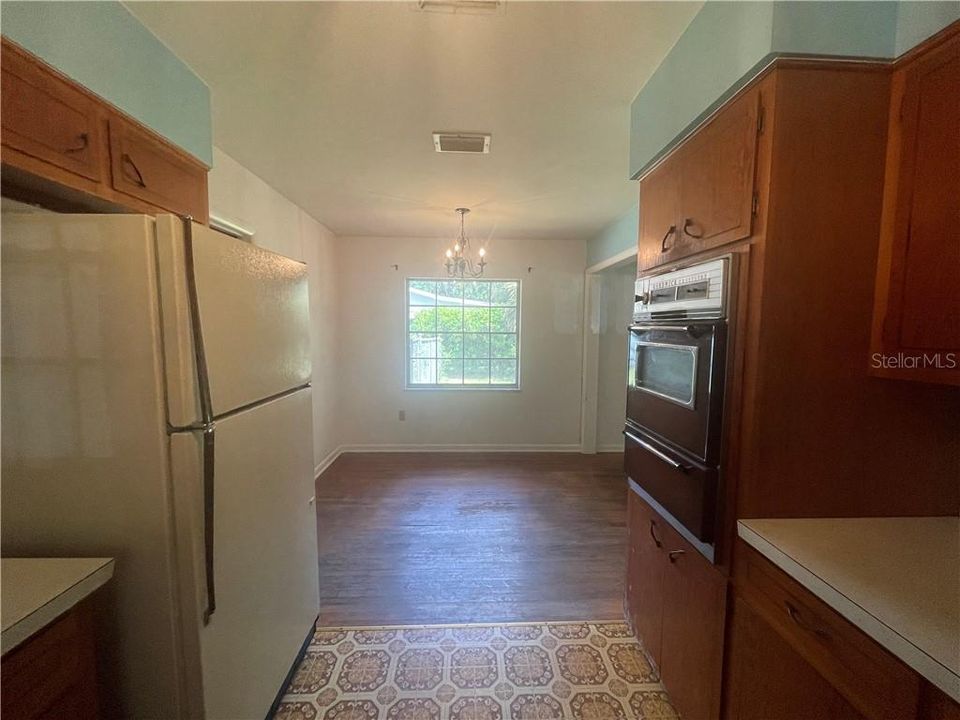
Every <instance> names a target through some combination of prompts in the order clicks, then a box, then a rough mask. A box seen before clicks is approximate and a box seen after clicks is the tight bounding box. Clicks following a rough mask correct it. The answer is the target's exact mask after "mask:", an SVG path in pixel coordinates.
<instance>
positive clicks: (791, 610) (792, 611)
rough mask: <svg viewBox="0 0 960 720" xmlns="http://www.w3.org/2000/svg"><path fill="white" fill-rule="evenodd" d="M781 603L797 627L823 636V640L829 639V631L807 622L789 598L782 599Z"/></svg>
mask: <svg viewBox="0 0 960 720" xmlns="http://www.w3.org/2000/svg"><path fill="white" fill-rule="evenodd" d="M783 604H784V605H785V606H786V608H787V614H788V615H789V616H790V619H791V620H793V621H794V622H795V623H796V624H797V625H798V626H799V627H801V628H803V629H804V630H806V631H807V632H811V633H813V634H814V635H816V636H817V637H819V638H823V639H824V640H829V639H830V633H828V632H827V631H826V630H822V629H821V628H818V627H814V626H813V625H811V624H810V623H808V622H807V621H806V619H804V617H803V615H801V614H800V611H799V610H797V608H796V607H794V605H793V603H791V602H790V601H789V600H784V601H783Z"/></svg>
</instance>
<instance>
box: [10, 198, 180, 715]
mask: <svg viewBox="0 0 960 720" xmlns="http://www.w3.org/2000/svg"><path fill="white" fill-rule="evenodd" d="M153 227H154V221H153V219H152V218H148V217H145V216H136V215H106V216H103V215H59V214H53V213H50V214H29V215H26V214H17V213H9V214H8V213H5V214H4V215H3V235H2V253H3V263H2V282H0V286H2V295H3V296H2V305H3V337H2V347H3V365H2V367H3V369H2V382H0V385H2V402H0V404H2V407H3V417H2V423H0V424H2V428H3V430H2V438H3V440H2V457H3V465H2V476H3V484H2V498H0V507H2V519H0V528H2V540H0V542H2V545H3V552H4V554H5V555H10V556H15V555H24V556H41V557H42V556H49V557H56V556H94V557H96V556H107V557H113V558H116V572H115V574H114V577H113V579H112V580H111V581H110V582H109V583H108V584H107V585H106V586H105V587H104V588H103V589H102V590H101V591H100V592H99V593H98V596H97V597H96V598H95V603H96V606H97V608H98V611H99V612H98V614H99V616H100V618H99V622H98V628H97V629H98V638H97V644H98V646H99V649H100V656H101V657H100V675H101V679H102V681H103V683H102V689H103V691H104V696H103V698H102V700H103V706H104V708H105V709H108V710H109V711H110V714H115V715H117V716H121V717H152V718H180V717H184V718H186V717H196V713H194V712H193V711H192V708H191V707H190V706H189V705H187V704H186V703H185V702H184V696H185V694H186V692H187V691H186V690H185V687H186V684H188V682H189V678H187V677H186V675H184V674H183V668H182V667H181V662H180V657H181V652H180V643H179V634H178V625H177V623H178V615H179V612H178V608H179V603H177V602H176V597H175V594H176V590H175V588H174V583H173V581H172V578H173V576H174V572H175V562H174V552H175V549H174V545H175V543H174V541H175V537H174V534H173V531H172V527H171V523H170V517H171V513H172V506H171V496H170V482H169V481H170V476H169V474H168V473H169V466H168V462H167V439H166V432H165V427H164V408H163V406H164V397H163V371H162V362H161V353H160V342H161V341H160V329H159V326H158V323H157V318H158V314H159V308H158V305H157V285H156V282H157V277H156V258H155V256H154V230H153Z"/></svg>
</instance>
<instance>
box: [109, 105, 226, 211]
mask: <svg viewBox="0 0 960 720" xmlns="http://www.w3.org/2000/svg"><path fill="white" fill-rule="evenodd" d="M109 126H110V169H111V184H112V185H113V188H114V189H115V190H118V191H120V192H122V193H126V194H127V195H132V196H133V197H136V198H140V199H141V200H145V201H147V202H149V203H151V204H152V205H156V206H157V207H160V208H163V209H164V210H169V211H170V212H174V213H178V214H180V215H190V216H192V217H193V218H194V219H196V220H198V221H199V222H206V220H207V174H206V169H205V168H204V167H203V166H202V165H201V164H200V163H198V162H196V161H194V160H192V159H189V158H188V157H187V156H186V155H184V154H180V153H176V152H174V151H173V150H172V149H171V148H170V147H169V146H168V145H166V144H164V143H163V142H161V141H160V140H159V139H157V138H156V137H154V136H153V135H152V134H151V133H149V132H148V131H146V130H144V129H142V128H139V127H137V126H136V125H134V124H132V123H130V122H129V121H127V120H125V119H123V118H121V117H119V116H112V117H111V118H110V120H109Z"/></svg>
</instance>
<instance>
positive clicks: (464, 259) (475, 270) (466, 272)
mask: <svg viewBox="0 0 960 720" xmlns="http://www.w3.org/2000/svg"><path fill="white" fill-rule="evenodd" d="M456 212H457V213H458V214H459V215H460V235H459V236H458V237H457V239H456V241H455V242H454V244H453V248H452V249H448V250H447V262H446V266H447V275H449V276H450V277H457V278H466V277H474V278H475V277H480V276H481V275H483V268H484V267H485V266H486V264H487V261H486V260H484V259H483V258H484V256H485V255H486V254H487V251H486V250H484V249H483V248H480V250H478V251H477V257H478V260H477V261H476V262H474V261H473V258H471V257H470V256H469V255H468V254H467V250H468V248H469V246H470V241H469V240H468V239H467V236H466V234H465V233H464V231H463V216H464V215H466V214H467V213H468V212H470V208H457V209H456Z"/></svg>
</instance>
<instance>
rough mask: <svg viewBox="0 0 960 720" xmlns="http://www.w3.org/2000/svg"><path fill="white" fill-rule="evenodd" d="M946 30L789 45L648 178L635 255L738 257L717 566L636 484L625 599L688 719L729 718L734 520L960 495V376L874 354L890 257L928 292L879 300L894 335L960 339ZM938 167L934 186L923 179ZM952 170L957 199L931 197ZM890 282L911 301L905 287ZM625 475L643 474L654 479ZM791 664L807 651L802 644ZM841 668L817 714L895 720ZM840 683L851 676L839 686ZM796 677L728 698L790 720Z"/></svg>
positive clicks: (957, 137) (951, 54) (885, 508)
mask: <svg viewBox="0 0 960 720" xmlns="http://www.w3.org/2000/svg"><path fill="white" fill-rule="evenodd" d="M938 47H939V48H941V49H940V50H938V51H936V54H934V51H931V52H930V54H929V56H928V55H927V54H921V55H919V56H917V57H916V58H914V59H913V60H912V61H911V63H910V64H909V65H905V66H903V68H902V69H895V68H891V67H890V66H884V65H879V64H873V63H857V62H842V61H831V60H817V61H812V60H806V59H781V60H778V61H776V62H775V63H774V64H773V65H772V66H771V67H770V68H768V69H767V70H766V71H765V72H764V73H762V74H761V75H760V76H758V77H757V78H756V79H754V80H753V81H752V82H751V83H750V84H748V85H747V86H745V87H744V88H743V89H741V90H740V91H739V93H738V94H737V95H736V96H735V97H734V98H732V99H731V100H730V101H729V102H728V103H727V104H726V105H725V106H723V107H721V108H720V109H719V110H718V111H717V112H716V113H715V114H714V116H713V117H712V118H710V119H709V120H708V121H707V122H706V123H705V124H704V125H703V126H702V127H701V128H699V129H698V130H697V131H696V132H695V133H694V134H693V135H692V136H691V137H690V138H688V139H687V140H685V141H684V142H683V143H682V144H681V145H679V146H678V147H677V148H676V149H675V150H674V151H672V152H671V153H670V154H669V155H667V156H666V157H665V158H663V159H662V160H661V161H660V162H659V163H658V164H657V165H656V166H655V167H653V168H652V169H650V170H649V171H648V172H647V174H646V175H644V176H643V177H641V179H640V235H639V247H638V251H639V256H638V257H639V270H640V271H641V272H643V273H645V274H646V273H649V272H650V271H651V270H654V271H655V272H661V271H663V272H666V271H669V270H671V269H674V268H676V267H678V266H681V265H687V264H691V263H694V262H700V261H706V260H709V259H712V258H716V257H719V256H722V255H725V254H732V255H735V256H737V258H738V259H739V263H738V267H739V273H738V277H737V279H736V286H737V292H736V296H735V302H734V303H733V306H732V310H731V317H730V333H729V337H730V345H731V352H730V356H729V357H728V366H727V377H726V383H725V394H724V411H723V412H724V417H723V439H722V447H723V450H722V456H721V469H720V488H719V508H718V530H717V534H716V535H717V537H716V547H715V559H716V565H710V563H709V562H708V561H707V560H706V559H705V558H704V557H703V556H701V555H698V554H697V553H696V552H695V551H693V552H691V553H689V554H686V555H681V556H679V557H678V558H676V559H677V560H678V561H677V562H675V563H672V564H671V563H670V562H669V560H668V559H665V558H666V557H667V556H668V554H669V550H670V549H671V544H672V543H673V536H676V533H675V532H674V531H673V529H672V527H670V523H669V522H668V519H667V518H665V517H662V516H660V515H659V514H658V513H657V512H656V511H655V510H654V509H653V508H651V507H649V506H647V505H645V504H644V503H643V502H642V501H641V499H640V498H634V497H633V493H631V497H630V503H631V511H630V514H629V522H630V524H631V527H630V542H631V549H630V566H629V568H628V573H629V576H628V592H627V602H628V608H627V615H628V617H629V618H630V619H631V622H632V623H633V624H634V627H635V628H636V630H637V632H638V634H639V635H640V637H641V638H642V640H643V641H644V643H645V644H646V645H647V646H648V649H649V650H650V652H651V655H652V656H653V658H654V659H655V660H656V661H657V662H658V665H659V666H660V669H661V674H662V677H663V681H664V684H665V685H666V688H667V690H668V691H669V692H670V693H671V699H672V701H673V702H674V703H675V704H676V706H677V707H678V709H679V710H680V711H681V713H683V714H684V715H686V716H688V717H697V718H704V719H705V720H706V719H709V718H716V717H717V716H718V713H719V710H718V709H715V708H719V703H716V702H714V701H712V700H709V698H718V697H720V685H721V680H720V678H721V673H720V672H719V670H718V668H719V667H721V665H722V664H723V662H722V660H721V659H718V658H719V655H718V654H717V653H718V652H720V653H722V652H723V649H724V645H725V643H726V642H728V641H729V639H730V637H731V636H730V634H729V632H727V633H726V634H725V632H724V627H725V626H726V628H727V630H728V631H729V629H730V628H731V627H733V626H731V625H730V624H729V621H728V618H727V607H728V604H730V603H728V598H727V595H728V592H727V586H728V581H729V577H730V574H731V571H732V567H733V561H734V560H735V550H734V548H735V542H734V541H735V538H736V519H737V518H778V517H862V516H925V515H955V514H956V513H957V512H960V485H958V483H957V481H956V469H957V467H958V466H960V435H958V434H957V432H956V427H957V421H958V417H960V394H958V391H957V389H956V388H945V387H943V386H941V385H933V384H917V383H902V382H888V381H885V380H883V379H880V378H877V377H874V376H871V374H870V373H869V372H868V368H867V364H868V361H869V359H870V356H871V352H872V351H873V350H874V347H872V346H871V327H872V322H873V318H874V299H875V292H874V284H875V280H876V278H877V277H878V267H879V276H883V277H886V275H883V273H884V270H886V271H887V274H888V275H889V276H890V277H892V278H898V277H899V278H900V279H899V280H897V282H899V283H900V284H901V286H902V287H903V288H912V290H910V292H911V293H915V294H911V295H910V297H909V299H908V300H907V301H901V300H897V302H899V303H900V305H901V306H900V307H899V309H898V310H897V312H898V313H899V314H896V313H887V314H886V315H885V316H884V317H885V318H886V319H885V323H886V325H887V326H890V322H892V321H891V320H890V318H894V317H896V318H900V319H897V320H896V323H900V324H899V325H896V327H897V328H898V329H897V333H899V334H898V337H899V338H901V339H903V338H909V342H911V343H914V344H917V345H920V344H922V343H937V342H948V344H949V343H952V342H953V340H948V341H947V340H938V339H937V338H953V337H954V333H955V332H956V325H955V323H957V322H960V312H958V311H957V310H956V309H955V307H956V306H954V305H951V304H950V303H952V302H953V301H952V300H951V299H950V298H951V297H954V298H955V297H956V296H955V294H954V295H951V293H955V289H954V288H955V286H956V285H957V278H958V277H960V273H958V272H957V271H956V270H955V269H953V268H954V263H955V258H956V257H957V256H958V253H960V220H957V221H955V220H954V215H951V213H953V212H955V207H956V203H957V201H958V200H960V173H958V169H960V162H958V159H957V158H958V155H957V151H956V143H957V142H960V131H958V130H957V128H960V122H957V121H956V119H954V120H949V121H943V123H944V124H941V120H942V118H944V117H946V118H949V117H954V118H955V116H952V115H950V114H951V113H953V112H955V110H956V104H958V103H960V92H956V91H952V92H950V91H949V90H950V89H951V88H953V86H954V84H955V83H956V73H957V67H958V57H960V56H958V53H957V50H956V48H955V46H954V45H953V44H951V43H946V42H944V43H941V44H940V45H938ZM927 58H930V59H927ZM901 70H902V72H901ZM894 72H896V73H898V75H897V76H896V78H895V82H894V86H893V92H892V94H891V79H892V76H893V74H894ZM897 83H899V85H898V84H897ZM901 98H902V101H901ZM891 103H893V105H892V104H891ZM901 106H902V107H903V108H904V110H903V112H904V117H905V118H908V119H909V118H913V120H910V123H913V124H912V125H911V124H910V123H908V122H905V123H904V129H903V130H902V131H901V130H897V129H896V128H894V129H893V130H892V131H891V132H890V133H889V142H888V121H889V119H890V114H891V112H892V111H893V110H892V107H895V108H897V110H896V112H897V113H898V117H899V113H900V107H901ZM931 113H932V114H931ZM910 128H915V129H914V130H911V129H910ZM920 128H926V130H924V133H926V134H929V136H930V138H934V139H936V142H937V143H938V144H939V145H940V146H941V148H940V150H941V151H940V153H939V155H938V154H937V153H935V152H934V151H933V150H932V149H930V148H929V147H927V145H925V144H924V143H929V142H931V140H930V139H929V138H928V139H927V140H923V141H921V140H920V138H921V135H923V134H924V133H921V132H920ZM951 129H952V135H951V132H950V131H951ZM908 131H909V133H911V134H913V135H916V137H917V138H918V139H917V141H916V142H914V141H911V143H912V144H911V148H913V149H912V150H910V152H911V153H912V154H913V156H915V159H914V160H910V162H909V163H906V162H901V158H902V157H904V155H903V154H902V153H901V152H900V151H899V150H897V153H896V154H895V156H894V157H895V159H896V163H895V167H897V168H901V167H907V166H909V167H914V166H915V165H920V164H923V166H924V168H925V169H924V170H923V177H922V178H920V177H919V176H917V175H916V173H914V176H913V177H914V180H912V181H911V182H912V186H911V187H912V188H913V189H912V190H911V191H910V193H907V195H906V196H904V192H905V191H903V184H902V183H901V185H900V189H899V190H898V193H895V194H891V192H890V185H889V182H890V177H891V175H890V172H891V171H890V167H891V154H890V153H891V152H892V151H890V150H889V148H900V147H901V146H902V145H903V144H904V141H903V139H902V136H903V135H904V134H905V133H907V132H908ZM948 135H950V137H948ZM947 166H950V167H951V168H952V173H951V174H950V175H947ZM898 172H901V173H902V172H903V171H902V170H899V171H898ZM911 172H912V171H911ZM931 183H933V184H934V185H936V187H935V188H933V189H929V188H927V189H925V188H926V185H929V184H931ZM942 187H947V188H948V189H952V190H953V192H952V194H950V193H947V194H945V195H944V194H942V193H941V194H939V195H938V194H937V193H940V191H941V189H942ZM934 191H936V192H934ZM931 193H932V194H933V195H934V197H928V195H930V194H931ZM901 196H904V197H907V198H909V202H907V201H906V200H904V201H903V202H904V203H906V204H905V205H904V207H906V208H908V212H907V214H906V215H904V216H903V218H904V222H905V223H906V219H908V218H912V220H911V222H913V223H914V226H915V227H916V228H926V229H924V230H923V233H922V236H923V237H922V238H921V239H923V238H926V242H927V243H928V244H927V245H925V246H914V241H913V237H914V236H915V235H916V234H917V230H909V232H908V231H907V230H904V234H903V236H902V238H901V239H903V238H907V239H910V242H909V243H907V244H906V245H904V247H903V248H902V250H903V252H904V253H905V254H904V255H903V257H904V258H906V259H907V264H906V265H903V266H902V267H903V268H904V269H903V271H902V272H901V273H900V275H897V274H896V273H892V272H890V270H891V268H892V267H893V264H892V263H891V261H890V260H889V258H888V259H887V261H886V265H884V260H883V254H882V252H881V254H880V258H879V263H878V242H879V240H880V238H881V228H882V227H883V229H884V232H888V230H889V227H890V226H889V224H887V223H886V222H885V221H886V220H887V218H888V208H889V207H891V206H890V203H889V201H890V198H891V197H901ZM938 198H939V199H938ZM951 203H952V204H951ZM882 217H883V218H884V223H882V222H881V218H882ZM931 218H933V219H931ZM688 221H690V222H688ZM684 226H686V229H687V231H688V232H684ZM904 227H910V226H909V223H907V224H906V225H904ZM932 227H936V228H943V231H942V232H940V231H939V230H938V231H936V232H934V231H931V230H930V228H932ZM696 235H702V236H703V237H694V236H696ZM884 237H888V236H884ZM888 255H889V253H888ZM934 258H936V260H934ZM940 265H942V266H943V267H940ZM921 276H923V278H922V279H921ZM948 277H949V278H950V280H948V279H947V278H948ZM898 287H899V286H898ZM924 289H925V290H926V294H924V292H923V291H924ZM890 297H891V298H902V292H901V291H900V290H898V291H897V292H896V293H890ZM931 302H934V303H939V304H940V305H938V308H939V309H938V311H937V312H938V313H939V314H933V315H931V316H930V317H932V318H934V319H935V320H936V322H935V323H930V322H927V320H926V319H921V316H923V313H924V312H925V311H924V310H923V309H922V308H923V306H924V305H925V304H927V303H931ZM911 313H912V315H911ZM923 317H924V318H925V317H926V316H923ZM910 318H914V319H910ZM937 318H939V320H937ZM907 319H910V320H909V323H908V322H907ZM875 340H876V335H874V341H875ZM907 429H908V430H907ZM632 479H633V480H635V481H636V482H637V484H638V485H640V486H641V487H642V486H643V478H632ZM651 523H652V524H651ZM651 528H653V530H654V531H655V532H654V534H655V535H656V537H655V538H654V537H653V536H652V535H651ZM681 539H682V538H681ZM657 541H659V543H660V545H658V543H657ZM686 560H692V561H694V562H689V563H684V562H683V561H686ZM704 568H706V569H704ZM707 570H709V572H707ZM630 576H632V579H631V577H630ZM736 612H737V616H738V619H735V623H734V625H735V626H743V627H744V632H743V634H742V638H741V640H742V641H741V640H738V641H737V643H738V644H737V646H736V647H733V648H729V647H728V648H727V652H728V653H732V657H744V653H746V654H748V655H749V654H751V653H754V652H756V653H758V654H759V655H758V656H759V658H760V659H759V660H758V659H757V658H756V657H753V656H752V655H751V657H750V659H749V661H747V660H744V661H743V663H742V664H740V665H738V667H739V670H738V671H737V672H739V673H740V675H739V676H738V677H743V678H748V677H749V676H750V675H751V673H754V672H756V670H755V669H752V668H756V667H760V666H762V665H763V664H764V663H765V662H767V661H766V660H764V659H763V658H772V657H774V656H775V655H776V654H777V653H778V652H779V651H780V650H779V645H778V644H777V640H776V638H774V637H773V636H770V635H769V633H768V632H767V631H768V630H769V628H758V627H756V626H755V623H754V622H753V620H752V619H751V618H752V616H751V612H754V613H756V612H757V610H756V608H755V607H754V608H753V610H752V611H748V610H744V611H742V612H741V611H739V610H737V611H736ZM780 612H781V614H782V612H783V610H782V608H780ZM781 619H782V618H781ZM684 623H687V625H686V626H684ZM725 623H726V625H725ZM768 624H770V623H769V622H768ZM774 630H775V631H779V630H783V627H777V626H774ZM781 636H782V635H781ZM743 638H746V639H743ZM698 642H699V643H701V644H700V645H697V643H698ZM801 655H802V653H801ZM811 657H812V656H811ZM803 659H804V660H806V661H807V662H812V661H811V660H810V657H803ZM728 662H729V660H728ZM814 664H815V663H814ZM784 666H785V667H794V664H793V660H792V659H788V660H785V665H784ZM796 668H797V672H798V673H800V676H801V677H807V676H808V675H810V673H809V672H808V670H806V669H802V665H801V664H799V663H798V664H796ZM815 675H816V672H814V673H813V675H811V677H813V676H815ZM878 677H879V676H878ZM781 680H782V681H783V683H787V680H786V679H783V678H781ZM827 685H828V686H829V687H823V688H820V689H822V690H823V692H822V694H821V693H820V692H819V689H818V688H814V687H813V686H811V693H812V695H813V696H816V697H814V699H811V706H810V707H811V708H812V709H811V717H817V716H823V717H834V716H836V717H840V718H844V717H850V718H855V717H856V716H857V713H861V714H863V715H865V716H867V717H880V715H878V714H877V713H871V712H867V711H866V710H865V708H867V705H865V704H864V701H863V700H862V698H860V699H857V698H858V696H857V694H856V692H855V691H854V690H851V689H850V687H851V686H850V684H849V683H848V684H846V685H844V684H843V683H840V682H839V681H836V682H828V683H827ZM731 687H732V686H731ZM837 687H842V688H843V691H842V692H840V695H842V696H843V698H841V699H838V696H837V695H836V693H835V692H834V690H836V688H837ZM864 687H866V685H864ZM831 688H833V689H831ZM882 688H883V683H880V684H878V685H876V686H874V690H875V691H871V692H872V696H873V697H875V698H881V697H883V693H882ZM741 689H742V690H743V692H744V693H747V694H751V693H752V694H753V695H754V696H756V695H757V694H758V693H759V694H762V693H763V690H762V689H760V688H750V687H745V688H741ZM781 690H782V691H783V694H780V690H778V691H777V693H775V695H776V697H774V696H770V697H769V698H767V699H762V698H761V699H760V700H757V702H758V703H759V707H761V708H767V710H762V711H761V714H760V715H751V714H750V713H751V712H752V710H751V709H750V708H753V707H754V704H753V701H750V702H749V703H746V704H744V705H742V706H735V705H727V710H728V713H729V714H730V717H743V718H750V717H758V718H759V717H765V715H764V714H763V713H767V714H768V715H769V717H771V718H775V717H778V714H777V713H778V712H779V711H778V710H777V703H778V702H779V701H780V699H783V698H787V697H788V695H789V693H790V692H791V688H790V687H787V686H786V684H784V686H783V687H782V688H781ZM738 692H739V691H738ZM744 697H745V696H744ZM778 698H780V699H778ZM817 698H819V699H817ZM851 698H855V699H856V701H852V700H851ZM891 702H892V701H891ZM845 703H850V705H851V707H853V708H854V710H853V711H851V710H850V707H848V706H847V705H846V704H845ZM788 704H789V703H788ZM737 708H739V709H737ZM851 713H852V714H851Z"/></svg>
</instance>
